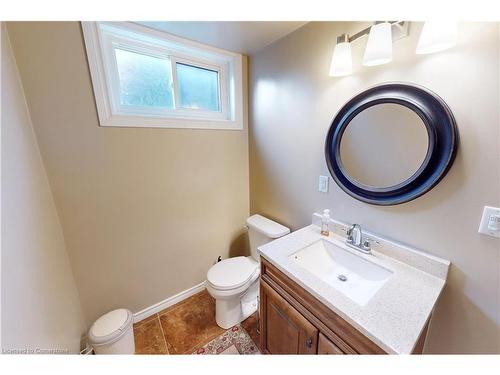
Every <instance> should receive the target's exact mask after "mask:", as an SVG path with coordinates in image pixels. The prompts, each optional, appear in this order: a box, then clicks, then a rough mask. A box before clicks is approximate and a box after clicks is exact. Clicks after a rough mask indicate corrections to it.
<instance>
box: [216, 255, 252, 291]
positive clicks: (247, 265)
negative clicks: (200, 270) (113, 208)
mask: <svg viewBox="0 0 500 375" xmlns="http://www.w3.org/2000/svg"><path fill="white" fill-rule="evenodd" d="M258 271H259V263H257V262H256V261H255V260H253V259H251V258H250V257H248V258H247V257H235V258H229V259H224V260H223V261H221V262H219V263H217V264H215V265H213V266H212V268H210V269H209V270H208V273H207V280H208V282H209V283H210V284H212V285H213V286H214V287H215V288H216V289H221V290H224V289H234V288H237V287H239V286H241V285H243V284H245V283H246V282H247V281H248V280H250V279H251V278H252V276H254V275H255V273H256V272H258Z"/></svg>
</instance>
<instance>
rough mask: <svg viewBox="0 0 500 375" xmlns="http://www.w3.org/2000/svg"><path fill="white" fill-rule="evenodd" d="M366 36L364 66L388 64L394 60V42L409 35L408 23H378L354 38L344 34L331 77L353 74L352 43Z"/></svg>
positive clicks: (333, 62) (333, 58) (339, 44)
mask: <svg viewBox="0 0 500 375" xmlns="http://www.w3.org/2000/svg"><path fill="white" fill-rule="evenodd" d="M365 35H369V36H368V44H367V46H366V50H365V54H364V56H363V65H366V66H374V65H381V64H386V63H388V62H390V61H391V60H392V42H393V41H394V40H396V39H399V38H402V37H404V36H407V35H408V22H406V21H390V22H388V21H378V22H375V23H374V24H373V25H372V26H370V27H367V28H366V29H363V30H361V31H360V32H358V33H356V34H354V35H352V36H349V35H347V34H342V35H340V36H339V37H337V44H336V45H335V49H334V51H333V57H332V62H331V65H330V76H332V77H341V76H346V75H349V74H351V73H352V54H351V43H352V42H354V41H356V40H358V39H360V38H362V37H364V36H365Z"/></svg>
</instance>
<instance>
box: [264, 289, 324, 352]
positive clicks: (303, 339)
mask: <svg viewBox="0 0 500 375" xmlns="http://www.w3.org/2000/svg"><path fill="white" fill-rule="evenodd" d="M260 285H261V288H260V303H261V306H260V308H261V315H260V316H261V318H260V321H261V346H262V349H263V351H264V352H265V353H270V354H316V352H317V349H318V329H317V328H316V327H315V326H313V325H312V324H311V323H310V322H309V321H308V320H307V319H306V318H304V317H303V316H302V315H301V314H300V313H299V312H298V311H297V310H295V309H294V308H293V306H292V305H290V304H289V303H288V302H287V301H286V300H285V299H284V298H283V297H281V296H280V295H279V294H278V293H277V292H276V291H275V290H273V289H272V288H271V287H270V286H269V285H268V284H267V283H265V282H264V281H261V284H260Z"/></svg>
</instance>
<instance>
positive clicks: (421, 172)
mask: <svg viewBox="0 0 500 375" xmlns="http://www.w3.org/2000/svg"><path fill="white" fill-rule="evenodd" d="M457 147H458V129H457V126H456V123H455V118H454V117H453V113H452V112H451V110H450V108H449V107H448V106H447V105H446V103H445V102H444V101H443V99H441V98H440V97H439V96H437V95H436V94H435V93H433V92H432V91H430V90H427V89H426V88H424V87H421V86H415V85H409V84H404V83H386V84H382V85H379V86H375V87H372V88H370V89H368V90H366V91H363V92H361V93H359V94H358V95H356V96H355V97H353V98H352V99H351V100H349V101H348V102H347V103H346V104H345V105H344V106H343V107H342V108H340V110H339V111H338V112H337V114H336V115H335V117H334V119H333V121H332V124H331V126H330V129H329V130H328V134H327V135H326V140H325V157H326V164H327V166H328V169H329V171H330V174H331V175H332V177H333V179H334V181H335V182H336V183H337V185H338V186H339V187H340V188H341V189H342V190H344V191H345V192H346V193H347V194H349V195H350V196H352V197H353V198H356V199H358V200H360V201H363V202H367V203H370V204H376V205H384V206H388V205H394V204H400V203H404V202H408V201H411V200H412V199H415V198H417V197H419V196H421V195H422V194H425V193H426V192H428V191H429V190H430V189H432V188H433V187H434V186H435V185H436V184H437V183H439V181H441V179H442V178H443V177H444V176H445V175H446V173H447V172H448V170H449V169H450V167H451V165H452V164H453V160H454V159H455V155H456V153H457Z"/></svg>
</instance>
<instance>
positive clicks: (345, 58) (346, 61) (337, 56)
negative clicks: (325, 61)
mask: <svg viewBox="0 0 500 375" xmlns="http://www.w3.org/2000/svg"><path fill="white" fill-rule="evenodd" d="M351 73H352V54H351V43H350V42H349V37H348V36H347V34H342V35H341V36H339V37H337V44H336V45H335V49H334V50H333V57H332V63H331V65H330V76H332V77H342V76H347V75H349V74H351Z"/></svg>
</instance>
